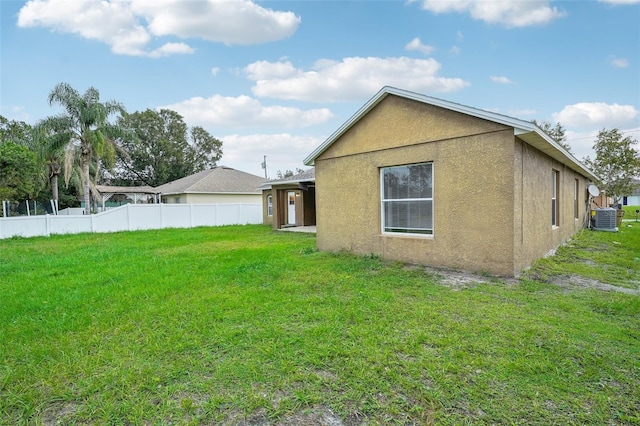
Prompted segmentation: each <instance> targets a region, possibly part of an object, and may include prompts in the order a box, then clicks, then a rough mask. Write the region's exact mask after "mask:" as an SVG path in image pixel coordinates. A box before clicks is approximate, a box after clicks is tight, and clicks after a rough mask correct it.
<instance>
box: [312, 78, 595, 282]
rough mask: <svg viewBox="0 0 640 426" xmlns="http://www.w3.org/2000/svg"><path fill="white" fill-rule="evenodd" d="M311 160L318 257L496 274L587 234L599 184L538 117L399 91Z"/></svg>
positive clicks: (387, 93) (376, 101)
mask: <svg viewBox="0 0 640 426" xmlns="http://www.w3.org/2000/svg"><path fill="white" fill-rule="evenodd" d="M305 164H306V165H308V166H315V182H316V221H317V244H318V248H319V249H320V250H330V251H340V250H346V251H350V252H353V253H358V254H376V255H380V256H382V257H383V258H386V259H393V260H398V261H402V262H409V263H418V264H425V265H431V266H435V267H445V268H455V269H463V270H470V271H476V272H486V273H490V274H495V275H501V276H514V275H518V274H519V272H520V271H521V270H522V269H524V268H526V267H528V266H529V265H530V264H531V263H532V262H533V261H534V260H536V259H538V258H540V257H542V256H544V255H545V254H546V253H548V252H549V251H551V250H553V249H555V248H556V247H558V246H559V245H560V244H561V243H562V242H564V241H566V240H567V239H568V238H569V237H571V236H572V235H573V234H574V233H576V232H577V231H578V230H580V229H581V228H582V227H583V225H584V224H585V223H586V218H587V217H588V216H587V212H588V206H587V204H588V196H587V192H586V188H587V187H588V184H589V182H590V181H593V180H595V176H594V175H593V173H592V172H591V171H589V170H588V169H587V168H586V166H584V165H583V164H581V163H580V162H579V161H578V160H577V159H576V158H574V157H573V156H572V155H571V154H569V153H568V152H567V151H566V150H565V149H564V148H562V147H561V146H560V145H559V144H557V143H556V142H555V141H554V140H552V139H551V138H550V137H549V136H548V135H546V134H545V133H544V132H543V131H542V130H541V129H540V128H539V127H537V126H536V125H534V124H533V123H531V122H528V121H523V120H519V119H516V118H512V117H507V116H504V115H501V114H497V113H494V112H489V111H484V110H480V109H476V108H472V107H468V106H465V105H460V104H457V103H453V102H448V101H445V100H441V99H436V98H432V97H429V96H424V95H421V94H417V93H413V92H409V91H405V90H401V89H397V88H393V87H384V88H383V89H382V90H380V92H378V93H377V94H376V95H375V96H374V97H373V98H372V99H370V100H369V101H368V102H367V103H366V104H365V105H364V106H363V107H362V108H361V109H360V110H359V111H358V112H356V114H355V115H353V116H352V117H351V118H350V119H349V120H348V121H347V122H345V123H344V124H343V125H342V126H341V127H340V128H339V129H338V130H337V131H336V132H334V133H333V134H332V135H331V136H330V137H329V138H328V139H327V140H326V141H324V142H323V143H322V144H321V145H320V146H319V147H318V148H317V149H315V150H314V151H313V152H312V153H311V154H310V155H309V156H308V157H307V158H306V159H305Z"/></svg>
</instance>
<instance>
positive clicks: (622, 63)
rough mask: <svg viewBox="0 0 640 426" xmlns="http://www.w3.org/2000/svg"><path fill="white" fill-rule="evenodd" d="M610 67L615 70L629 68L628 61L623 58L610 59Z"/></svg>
mask: <svg viewBox="0 0 640 426" xmlns="http://www.w3.org/2000/svg"><path fill="white" fill-rule="evenodd" d="M611 65H613V66H614V67H616V68H626V67H628V66H629V60H628V59H625V58H613V59H611Z"/></svg>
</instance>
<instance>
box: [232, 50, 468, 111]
mask: <svg viewBox="0 0 640 426" xmlns="http://www.w3.org/2000/svg"><path fill="white" fill-rule="evenodd" d="M439 70H440V63H438V62H437V61H435V60H434V59H411V58H406V57H399V58H374V57H369V58H361V57H352V58H344V59H343V60H342V61H339V62H338V61H331V60H320V61H318V62H316V63H315V64H314V67H313V68H312V69H310V70H302V69H297V68H295V67H294V66H293V65H292V64H291V63H290V62H288V61H287V62H276V63H270V62H256V63H254V64H250V65H249V66H247V67H246V68H245V69H244V71H245V73H246V75H247V77H248V78H249V79H250V80H253V81H255V85H254V86H253V88H252V91H253V93H254V94H255V95H256V96H260V97H273V98H280V99H295V100H301V101H311V102H332V101H360V100H362V98H363V97H364V98H366V97H369V96H372V95H373V94H375V93H376V92H378V91H379V90H380V89H381V88H382V87H383V86H385V85H389V86H397V87H402V88H403V89H406V90H413V91H417V92H421V93H433V92H453V91H456V90H460V89H462V88H464V87H466V86H468V85H469V82H467V81H465V80H463V79H461V78H446V77H440V76H438V71H439Z"/></svg>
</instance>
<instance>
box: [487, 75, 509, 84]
mask: <svg viewBox="0 0 640 426" xmlns="http://www.w3.org/2000/svg"><path fill="white" fill-rule="evenodd" d="M489 78H490V79H491V81H493V82H494V83H499V84H511V83H513V82H512V81H511V80H509V79H508V78H507V77H504V76H496V75H492V76H491V77H489Z"/></svg>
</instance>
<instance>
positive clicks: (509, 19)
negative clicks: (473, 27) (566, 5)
mask: <svg viewBox="0 0 640 426" xmlns="http://www.w3.org/2000/svg"><path fill="white" fill-rule="evenodd" d="M422 8H423V9H425V10H428V11H431V12H434V13H451V12H454V13H465V12H468V13H470V14H471V16H472V17H473V19H479V20H482V21H485V22H487V23H490V24H502V25H505V26H506V27H527V26H530V25H542V24H546V23H548V22H551V21H552V20H554V19H557V18H560V17H562V16H564V15H565V13H564V12H562V11H560V10H558V9H557V8H555V7H550V6H549V1H547V0H528V1H512V0H494V1H486V0H422Z"/></svg>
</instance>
